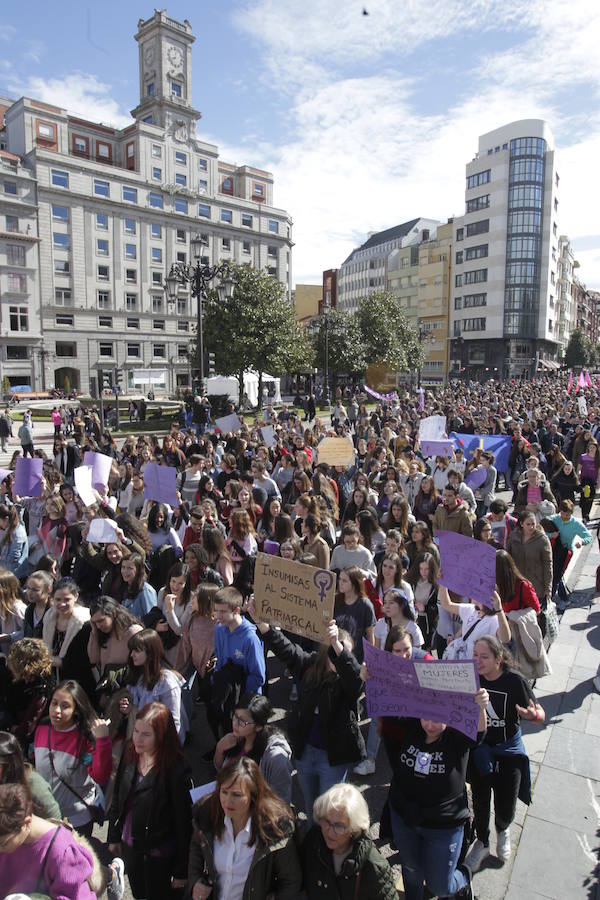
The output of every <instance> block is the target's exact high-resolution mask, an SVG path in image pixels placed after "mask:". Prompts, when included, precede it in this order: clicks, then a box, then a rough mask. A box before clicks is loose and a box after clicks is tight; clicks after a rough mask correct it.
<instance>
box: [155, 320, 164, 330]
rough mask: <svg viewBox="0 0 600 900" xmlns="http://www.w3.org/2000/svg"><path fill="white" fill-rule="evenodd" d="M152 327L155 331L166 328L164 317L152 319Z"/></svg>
mask: <svg viewBox="0 0 600 900" xmlns="http://www.w3.org/2000/svg"><path fill="white" fill-rule="evenodd" d="M152 327H153V328H154V330H155V331H164V330H165V328H166V322H165V320H164V319H154V320H153V322H152Z"/></svg>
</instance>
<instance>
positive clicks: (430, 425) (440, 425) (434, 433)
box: [419, 416, 446, 441]
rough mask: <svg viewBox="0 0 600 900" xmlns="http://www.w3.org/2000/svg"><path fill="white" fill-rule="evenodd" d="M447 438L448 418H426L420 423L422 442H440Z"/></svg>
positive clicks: (420, 438)
mask: <svg viewBox="0 0 600 900" xmlns="http://www.w3.org/2000/svg"><path fill="white" fill-rule="evenodd" d="M444 437H446V416H426V418H424V419H421V421H420V422H419V440H420V441H439V440H440V438H444Z"/></svg>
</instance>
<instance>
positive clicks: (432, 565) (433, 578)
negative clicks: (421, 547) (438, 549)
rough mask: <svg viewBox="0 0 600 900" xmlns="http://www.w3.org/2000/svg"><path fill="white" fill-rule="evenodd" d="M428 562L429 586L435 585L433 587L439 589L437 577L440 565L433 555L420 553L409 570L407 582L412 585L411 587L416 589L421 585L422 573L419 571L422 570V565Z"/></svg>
mask: <svg viewBox="0 0 600 900" xmlns="http://www.w3.org/2000/svg"><path fill="white" fill-rule="evenodd" d="M423 562H426V563H428V564H429V572H428V573H427V580H428V582H429V584H431V585H433V587H435V588H437V576H438V571H439V568H438V564H437V561H436V558H435V556H434V555H433V553H428V552H425V553H418V554H417V555H416V556H415V559H414V561H413V564H412V566H411V567H410V569H409V570H408V573H407V575H406V580H407V581H408V583H409V584H410V586H411V587H412V588H413V589H414V588H415V587H416V585H417V584H418V583H419V580H420V578H421V573H420V571H419V569H420V568H421V563H423Z"/></svg>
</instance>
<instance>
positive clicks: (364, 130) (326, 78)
mask: <svg viewBox="0 0 600 900" xmlns="http://www.w3.org/2000/svg"><path fill="white" fill-rule="evenodd" d="M365 5H366V6H367V8H368V9H369V11H370V15H369V16H364V17H363V16H362V15H361V8H362V2H352V3H346V4H339V3H338V2H337V0H303V2H301V0H288V2H286V3H285V4H281V3H276V2H275V0H252V2H248V3H246V4H245V5H244V6H243V7H242V8H240V9H238V12H237V13H236V14H235V22H236V24H237V26H238V27H239V28H241V29H242V30H244V31H245V32H246V33H248V34H249V36H250V37H251V38H252V40H253V41H255V42H256V43H257V44H258V45H259V49H260V51H261V53H262V60H261V63H262V66H263V69H264V70H267V71H268V76H266V78H268V79H269V80H270V81H271V89H272V90H278V91H280V92H282V93H283V94H286V95H287V96H288V97H289V98H290V100H289V102H290V107H289V113H288V122H289V132H288V133H289V137H288V138H287V139H286V140H285V141H284V142H283V143H281V144H278V145H277V146H270V147H269V146H268V145H265V144H263V145H261V146H257V145H256V144H255V143H253V145H252V146H250V145H247V146H246V149H245V151H244V150H242V152H243V153H245V158H246V159H248V161H250V162H251V163H253V164H255V165H262V166H263V167H265V168H267V169H269V170H270V171H272V172H273V173H274V175H275V202H276V204H277V205H280V206H283V207H284V208H286V209H288V210H289V212H290V213H291V215H292V217H293V219H294V241H295V242H296V246H295V248H294V280H295V281H314V282H318V281H319V280H320V276H321V272H322V270H323V269H326V268H330V267H332V266H339V264H340V263H341V262H342V260H343V259H344V258H345V257H346V256H347V255H348V253H349V252H350V251H351V249H352V248H353V247H354V246H356V245H357V244H358V243H360V242H361V241H362V240H363V239H364V237H365V235H366V233H367V231H370V230H377V229H381V228H386V227H390V226H392V225H395V224H398V223H399V222H402V221H405V220H407V219H410V218H413V217H415V216H417V215H423V216H431V217H436V218H440V219H442V220H444V219H445V218H446V217H448V216H450V215H452V214H456V215H460V214H461V213H462V211H463V209H464V171H465V170H464V167H465V163H466V162H467V161H468V160H470V159H471V158H472V156H473V154H474V152H475V151H476V149H477V139H478V136H479V135H480V134H484V133H485V132H487V131H490V130H493V129H494V128H497V127H499V126H500V125H503V124H506V123H508V122H511V121H515V120H517V119H521V118H523V119H525V118H545V119H547V120H548V122H549V123H550V125H551V128H552V130H553V131H554V133H555V136H556V138H557V146H558V152H559V167H560V170H561V175H562V178H563V181H562V183H561V196H562V202H561V215H560V226H559V227H560V230H561V232H564V233H568V234H569V235H570V236H571V238H572V239H573V242H574V245H575V248H577V236H578V235H590V234H595V233H596V232H597V231H598V228H597V226H596V225H594V224H593V222H594V218H593V217H594V216H595V214H596V212H597V211H596V209H595V206H593V205H592V204H591V203H590V198H593V197H597V196H600V176H599V174H598V166H597V159H598V158H599V157H598V151H599V150H600V121H599V120H598V119H594V118H592V116H590V115H589V114H587V115H586V112H587V110H586V112H580V108H581V98H582V97H586V98H588V99H589V106H588V109H589V108H590V106H591V108H592V109H593V105H592V104H593V101H595V99H596V97H595V95H597V93H598V88H599V86H600V74H599V72H600V70H598V68H597V52H596V47H597V44H598V41H599V40H600V7H599V8H598V9H595V8H593V9H591V8H590V7H591V4H589V3H588V2H587V0H571V3H570V4H569V5H568V6H565V5H564V4H563V3H562V2H559V0H520V2H511V3H510V4H505V3H503V2H502V3H501V2H496V0H480V2H475V3H473V2H467V0H433V2H430V3H427V4H425V3H424V2H422V0H408V2H407V3H405V4H403V6H402V9H399V7H398V4H397V3H396V2H395V0H370V2H368V3H365ZM593 6H594V7H595V4H594V5H593ZM507 33H508V34H509V39H510V41H511V46H510V48H509V49H498V50H494V49H493V48H494V47H502V48H506V43H507ZM473 34H477V35H478V36H479V38H480V39H479V42H478V46H480V47H481V50H480V56H479V58H474V57H471V58H470V62H469V63H468V64H466V63H463V62H462V61H461V59H460V57H459V56H457V57H456V58H455V60H454V63H455V64H454V65H453V67H452V71H448V72H447V73H444V72H442V73H441V74H437V73H436V74H435V75H430V73H429V69H432V68H433V66H432V64H430V62H429V58H428V53H429V52H430V51H429V48H428V46H427V45H428V43H431V42H432V41H434V40H436V39H439V38H440V37H444V38H446V39H447V41H448V43H449V47H447V48H446V49H451V48H452V40H453V39H457V40H459V39H461V38H464V36H465V35H473ZM436 46H439V44H438V45H436ZM415 50H417V51H418V52H417V53H413V54H412V55H409V54H410V51H415ZM582 50H583V52H582ZM582 56H583V57H584V58H581V57H582ZM448 57H449V58H451V53H450V54H448ZM432 61H433V62H435V57H433V58H432ZM355 73H356V74H355ZM359 73H360V74H359ZM350 74H352V75H353V76H355V77H349V75H350ZM436 79H437V81H436ZM424 91H426V92H427V94H428V97H429V98H430V100H432V103H431V106H432V108H435V109H438V108H439V107H440V106H442V104H440V103H437V102H436V101H437V98H438V94H439V96H440V98H441V97H450V98H451V99H450V101H446V103H447V105H448V108H447V109H445V110H444V109H442V111H441V112H436V113H435V114H434V113H426V114H424V113H423V112H422V111H421V109H422V106H421V102H420V100H419V99H418V97H422V96H423V92H424ZM417 92H418V93H417ZM586 204H587V205H586ZM599 256H600V251H599V252H595V251H593V250H592V251H590V250H586V251H585V266H584V265H583V263H582V267H581V270H580V275H581V277H582V279H583V280H584V281H587V283H588V286H591V287H593V286H594V285H600V260H599V258H598V257H599ZM581 258H582V259H583V254H581Z"/></svg>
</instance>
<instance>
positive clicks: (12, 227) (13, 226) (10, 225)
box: [6, 216, 19, 232]
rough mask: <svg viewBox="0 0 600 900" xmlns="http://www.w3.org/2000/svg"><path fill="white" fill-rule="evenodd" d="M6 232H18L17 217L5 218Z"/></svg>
mask: <svg viewBox="0 0 600 900" xmlns="http://www.w3.org/2000/svg"><path fill="white" fill-rule="evenodd" d="M6 230H7V231H17V232H18V230H19V217H18V216H6Z"/></svg>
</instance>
